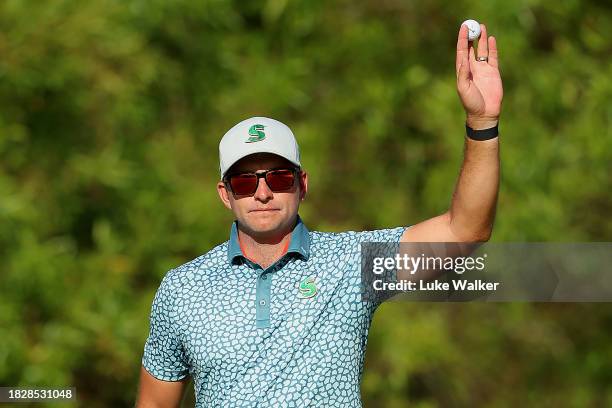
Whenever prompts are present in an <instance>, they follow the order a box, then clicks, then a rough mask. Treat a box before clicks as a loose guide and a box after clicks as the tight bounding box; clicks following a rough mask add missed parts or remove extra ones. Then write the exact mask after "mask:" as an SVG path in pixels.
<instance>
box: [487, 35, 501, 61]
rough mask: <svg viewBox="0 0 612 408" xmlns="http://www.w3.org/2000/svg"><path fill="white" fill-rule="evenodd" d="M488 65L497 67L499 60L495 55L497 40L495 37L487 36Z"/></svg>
mask: <svg viewBox="0 0 612 408" xmlns="http://www.w3.org/2000/svg"><path fill="white" fill-rule="evenodd" d="M489 65H491V66H492V67H495V68H499V66H498V65H499V60H498V56H497V41H496V40H495V37H493V36H491V37H489Z"/></svg>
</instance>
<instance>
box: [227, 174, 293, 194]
mask: <svg viewBox="0 0 612 408" xmlns="http://www.w3.org/2000/svg"><path fill="white" fill-rule="evenodd" d="M297 172H298V169H272V170H266V171H262V172H261V173H238V174H231V175H228V176H225V177H224V179H223V182H224V183H225V185H226V186H229V187H230V189H231V191H232V192H233V193H234V194H235V195H252V194H255V191H257V187H258V186H259V179H260V178H263V179H264V180H266V184H267V185H268V187H269V188H270V190H272V192H274V193H278V192H281V191H287V190H289V189H291V187H293V185H294V184H295V179H296V175H297Z"/></svg>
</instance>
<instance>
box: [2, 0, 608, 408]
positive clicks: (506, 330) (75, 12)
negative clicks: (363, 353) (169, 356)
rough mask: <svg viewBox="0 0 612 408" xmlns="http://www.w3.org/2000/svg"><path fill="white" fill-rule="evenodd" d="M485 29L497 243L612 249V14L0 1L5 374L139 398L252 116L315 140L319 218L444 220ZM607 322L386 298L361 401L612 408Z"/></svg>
mask: <svg viewBox="0 0 612 408" xmlns="http://www.w3.org/2000/svg"><path fill="white" fill-rule="evenodd" d="M466 18H475V19H477V20H479V21H481V22H484V23H486V24H487V27H488V28H489V34H491V35H495V36H496V37H497V39H498V45H499V49H500V59H501V71H502V77H503V80H504V89H505V100H504V108H503V116H502V121H501V125H500V129H501V156H502V186H501V192H500V198H499V207H498V212H497V221H496V227H495V231H494V234H493V240H495V241H610V240H612V217H611V215H612V199H611V194H610V191H612V181H611V180H612V179H611V177H610V173H611V167H612V166H611V163H612V105H611V104H610V100H612V81H610V78H612V64H611V59H610V55H611V52H612V45H611V44H612V42H611V39H612V32H611V31H612V10H611V8H610V7H609V5H605V3H602V2H598V1H593V0H591V1H577V0H568V1H563V2H558V1H552V0H546V1H545V0H520V1H515V2H506V1H501V0H495V1H486V2H468V1H457V2H443V1H398V0H380V1H374V0H366V1H362V2H352V1H347V0H338V1H333V2H330V1H320V0H311V1H287V0H269V1H233V2H230V1H218V0H209V1H188V0H176V1H160V0H149V1H143V0H133V1H116V0H92V1H88V2H77V1H63V0H50V1H46V2H37V1H23V0H5V1H3V2H1V3H0V107H1V109H0V256H1V257H2V260H3V261H2V265H1V267H0V291H1V292H0V385H21V386H26V385H32V386H34V385H38V386H67V385H73V386H76V387H77V390H78V395H79V400H80V403H79V404H78V405H79V406H83V407H93V408H96V407H120V406H130V404H132V403H133V400H134V396H135V392H136V383H137V375H138V370H139V365H140V358H141V355H142V347H143V344H144V340H145V338H146V335H147V330H148V314H149V309H150V305H151V301H152V297H153V294H154V291H155V290H156V288H157V286H158V285H159V282H160V280H161V278H162V276H163V275H164V274H165V272H166V271H167V270H168V269H170V268H172V267H174V266H177V265H179V264H182V263H184V262H186V261H188V260H190V259H192V258H194V257H196V256H198V255H199V254H201V253H204V252H206V251H207V250H209V249H210V248H211V247H212V246H213V245H215V244H217V243H219V242H222V241H224V240H225V239H227V235H228V232H229V224H230V222H231V220H232V218H231V214H230V213H229V212H227V211H226V210H225V209H224V208H223V207H222V205H221V203H220V202H219V200H218V198H217V196H216V192H215V188H214V184H215V182H216V181H217V179H218V161H217V145H218V141H219V139H220V137H221V136H222V135H223V133H224V132H225V131H226V130H227V129H229V127H231V126H232V125H233V124H235V123H236V122H238V121H240V120H242V119H244V118H247V117H250V116H255V115H262V116H269V117H274V118H277V119H279V120H281V121H283V122H285V123H287V124H288V125H289V126H291V127H292V129H293V130H294V132H295V133H296V135H297V137H298V140H299V141H300V144H301V148H302V156H303V163H304V165H305V168H306V170H308V171H309V174H310V186H311V188H310V192H309V197H308V199H307V200H306V202H305V203H304V205H303V207H302V209H301V215H302V217H303V218H304V220H305V221H306V223H307V225H308V226H309V227H310V228H311V229H320V230H328V231H329V230H333V231H337V230H346V229H372V228H381V227H391V226H397V225H411V224H414V223H417V222H419V221H421V220H424V219H426V218H429V217H432V216H435V215H437V214H439V213H441V212H443V211H445V210H446V209H447V208H448V206H449V203H450V197H451V193H452V190H453V188H454V183H455V181H456V178H457V175H458V172H459V167H460V164H461V159H462V145H463V138H464V136H463V133H464V131H463V120H464V116H463V112H462V108H461V105H460V103H459V100H458V98H457V95H456V91H455V73H454V58H455V54H454V47H455V42H456V35H457V30H458V27H459V24H460V23H461V21H463V20H465V19H466ZM611 327H612V309H611V308H610V307H609V306H608V305H607V304H590V305H578V304H554V305H535V304H506V305H493V304H454V305H452V304H451V305H446V304H398V303H389V304H385V305H382V306H381V308H380V309H379V311H378V312H377V314H376V318H375V320H374V324H373V327H372V330H371V334H370V344H369V348H368V354H367V361H366V368H365V374H364V380H363V384H362V390H363V398H364V403H365V405H366V406H371V407H373V406H386V407H404V406H406V405H408V404H410V405H411V406H416V407H446V406H460V407H463V406H464V407H470V406H491V407H506V406H515V405H519V404H520V405H525V404H527V405H538V406H551V407H553V406H554V407H557V406H576V407H582V406H605V405H611V404H612V390H611V388H610V384H611V383H612V363H611V361H612V360H611V356H612V342H610V337H611V335H610V333H611V329H610V328H611ZM187 398H188V399H189V398H190V397H189V396H188V397H187ZM188 403H189V402H187V404H188ZM36 406H46V405H44V404H38V405H36ZM48 406H52V405H48ZM53 406H55V405H53Z"/></svg>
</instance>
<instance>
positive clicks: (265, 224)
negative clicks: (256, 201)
mask: <svg viewBox="0 0 612 408" xmlns="http://www.w3.org/2000/svg"><path fill="white" fill-rule="evenodd" d="M247 221H248V228H249V229H250V230H252V231H253V233H255V234H257V235H265V234H273V233H275V232H277V231H279V230H280V229H281V225H282V217H281V216H280V213H271V214H254V216H251V217H247Z"/></svg>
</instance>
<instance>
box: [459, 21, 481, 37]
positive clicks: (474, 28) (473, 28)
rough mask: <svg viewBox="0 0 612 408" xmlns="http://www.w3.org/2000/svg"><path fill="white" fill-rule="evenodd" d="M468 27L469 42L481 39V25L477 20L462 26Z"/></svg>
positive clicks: (465, 22) (466, 22)
mask: <svg viewBox="0 0 612 408" xmlns="http://www.w3.org/2000/svg"><path fill="white" fill-rule="evenodd" d="M464 24H465V25H466V26H467V28H468V41H474V40H475V39H477V38H478V37H480V24H479V23H478V21H476V20H465V21H464V22H463V23H461V25H464Z"/></svg>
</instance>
